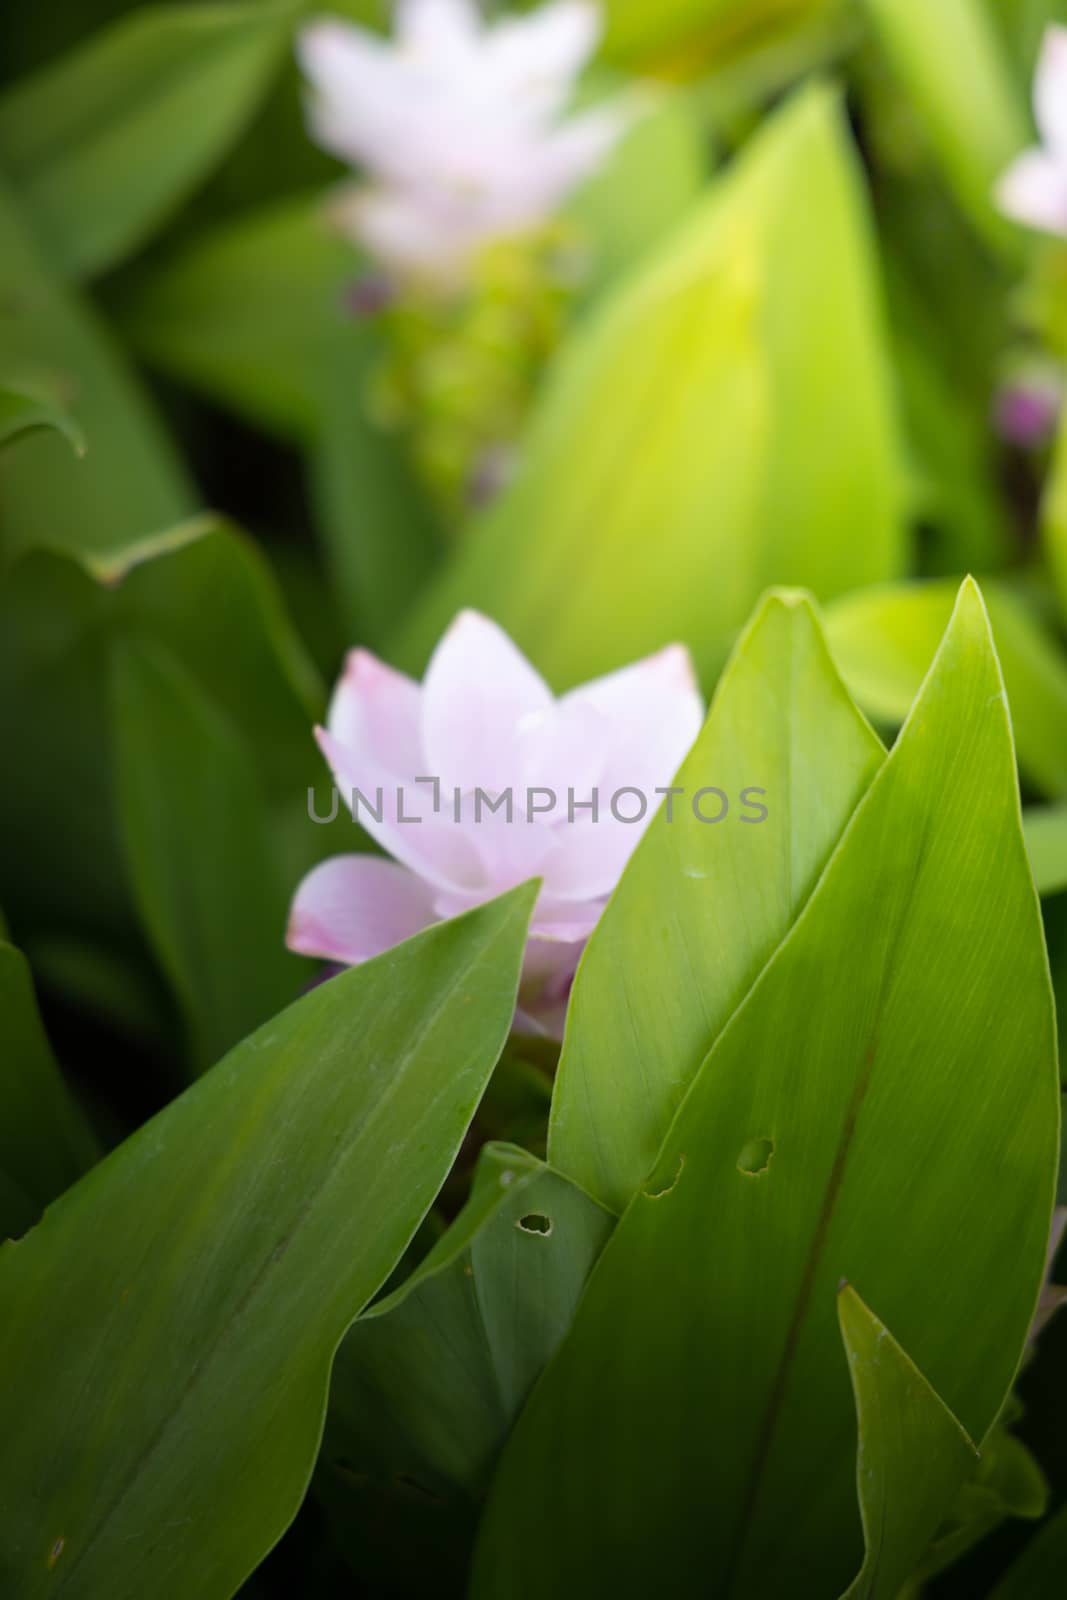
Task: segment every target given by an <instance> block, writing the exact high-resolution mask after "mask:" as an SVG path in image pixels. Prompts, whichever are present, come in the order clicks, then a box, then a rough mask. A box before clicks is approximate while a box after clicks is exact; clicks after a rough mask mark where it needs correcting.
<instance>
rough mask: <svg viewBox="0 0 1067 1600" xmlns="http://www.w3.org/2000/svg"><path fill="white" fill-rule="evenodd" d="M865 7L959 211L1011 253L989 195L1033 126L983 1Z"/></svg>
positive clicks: (871, 0)
mask: <svg viewBox="0 0 1067 1600" xmlns="http://www.w3.org/2000/svg"><path fill="white" fill-rule="evenodd" d="M866 9H867V10H868V12H869V13H870V16H871V21H872V23H873V25H874V29H875V33H876V36H877V38H878V40H879V42H880V44H881V45H882V48H883V49H884V51H885V54H886V56H887V58H888V60H889V62H890V65H891V67H892V69H893V71H894V73H895V74H896V77H897V79H898V80H899V82H900V84H901V86H902V87H903V89H904V90H905V93H906V94H907V96H908V99H909V100H910V102H911V105H912V107H913V108H914V110H915V113H916V115H917V117H918V119H919V121H920V123H921V125H922V128H923V131H924V133H925V135H926V137H927V140H928V141H929V145H930V148H931V150H932V151H933V154H934V156H935V157H936V159H937V161H938V163H939V164H940V167H941V169H942V172H943V173H944V176H945V178H946V180H947V181H948V183H949V185H950V186H951V188H952V189H953V191H954V193H955V195H956V198H957V200H958V201H959V203H960V205H961V206H962V208H963V210H964V211H965V212H966V213H967V214H968V216H969V217H970V219H971V221H972V222H973V223H974V224H975V226H976V227H977V228H978V229H979V230H980V232H981V233H982V235H983V236H984V237H985V238H986V239H987V240H989V241H990V242H991V243H992V244H993V245H995V246H997V247H999V248H1001V249H1004V248H1006V247H1007V248H1009V249H1010V248H1011V245H1012V229H1011V227H1010V225H1009V224H1008V223H1007V222H1005V220H1004V218H1003V217H1002V216H1001V215H1000V213H999V212H998V211H997V209H996V206H995V204H994V200H993V190H994V186H995V184H996V181H997V179H998V178H999V177H1000V176H1001V175H1002V174H1003V172H1004V171H1005V169H1006V168H1007V166H1008V165H1009V163H1010V162H1011V161H1012V159H1013V158H1014V157H1015V156H1017V155H1018V153H1019V151H1020V150H1021V149H1022V148H1023V146H1024V145H1026V144H1028V143H1030V125H1029V119H1028V117H1027V113H1026V102H1025V99H1024V97H1023V93H1022V89H1021V85H1020V83H1019V80H1018V78H1017V76H1016V74H1015V71H1014V65H1013V63H1012V61H1011V58H1010V56H1009V54H1008V51H1007V48H1006V46H1005V45H1004V43H1003V42H1002V40H1001V39H1000V37H999V34H998V31H997V28H996V26H995V25H994V23H993V20H992V18H991V17H990V15H989V11H988V8H987V6H986V4H985V0H937V4H936V5H930V4H929V0H866ZM961 62H966V64H967V66H966V71H961V70H960V64H961Z"/></svg>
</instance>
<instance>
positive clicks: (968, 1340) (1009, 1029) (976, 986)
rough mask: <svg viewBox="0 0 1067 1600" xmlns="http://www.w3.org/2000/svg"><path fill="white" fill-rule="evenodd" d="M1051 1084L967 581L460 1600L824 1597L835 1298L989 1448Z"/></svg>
mask: <svg viewBox="0 0 1067 1600" xmlns="http://www.w3.org/2000/svg"><path fill="white" fill-rule="evenodd" d="M663 892H664V894H665V895H666V894H668V893H669V892H670V889H669V886H668V885H667V884H664V887H663ZM1005 995H1011V1005H1010V1006H1006V1005H1005V1004H1004V996H1005ZM1057 1090H1058V1085H1057V1071H1056V1046H1055V1038H1054V1019H1053V1011H1052V1003H1051V994H1050V989H1049V982H1048V969H1047V962H1046V957H1045V950H1044V944H1043V940H1042V934H1041V923H1040V916H1039V908H1038V903H1037V898H1036V896H1035V894H1034V890H1033V885H1032V883H1031V880H1030V873H1029V868H1028V865H1027V861H1026V856H1025V851H1024V848H1023V842H1022V836H1021V829H1020V825H1019V805H1018V792H1017V788H1016V779H1015V763H1014V757H1013V753H1012V747H1011V734H1010V728H1009V723H1008V717H1007V712H1006V708H1005V703H1004V696H1003V686H1002V683H1001V679H1000V673H999V670H998V666H997V661H996V657H995V655H994V651H993V645H992V639H991V635H990V632H989V627H988V623H987V620H986V617H985V613H984V609H983V606H982V603H981V599H980V597H979V595H978V593H977V590H976V589H975V588H974V586H973V584H966V585H965V586H964V588H963V590H962V591H961V594H960V599H959V602H958V606H957V609H956V612H955V614H954V617H953V620H952V623H951V626H950V628H949V630H948V633H947V635H946V637H945V640H944V642H943V644H942V647H941V650H940V652H939V654H938V657H937V660H936V663H935V665H934V668H933V670H932V672H931V674H930V676H929V677H928V679H927V681H926V684H925V686H924V689H923V693H922V695H921V696H920V698H919V700H918V702H917V703H916V706H915V708H914V709H913V711H912V714H911V717H910V718H909V720H908V723H907V725H906V727H905V728H904V730H903V732H902V733H901V735H900V737H899V739H898V740H897V743H896V744H895V746H894V748H893V750H892V752H891V753H890V755H889V756H888V757H887V758H886V760H885V762H884V764H883V766H882V768H881V770H880V772H879V773H878V775H877V776H876V777H875V778H874V780H873V782H872V783H871V785H870V787H869V789H868V790H867V793H866V795H865V796H864V798H863V799H862V800H861V801H860V803H859V805H858V807H857V809H856V811H855V813H854V815H853V818H852V821H851V823H850V824H849V827H848V829H847V831H846V833H845V835H844V837H843V839H842V841H841V843H840V844H839V846H838V848H837V850H836V851H835V853H834V854H833V856H832V857H831V859H830V862H829V864H828V866H827V867H826V869H825V871H824V873H823V876H822V878H821V879H820V882H819V885H818V887H817V888H816V890H815V892H814V893H813V895H812V897H811V899H810V900H809V901H808V904H807V906H806V908H805V910H804V911H803V913H802V914H801V916H800V918H799V919H798V921H797V922H796V924H795V925H794V927H793V929H792V931H791V933H790V934H789V935H788V937H787V938H786V939H785V941H784V942H783V944H782V945H781V946H780V948H779V950H778V952H777V954H776V955H775V957H774V958H773V960H772V961H771V962H770V963H769V965H768V966H767V967H766V968H765V969H764V972H763V974H762V975H761V977H760V979H759V981H758V982H757V983H756V985H755V987H754V988H753V989H752V990H751V991H750V993H749V994H748V996H747V998H746V999H745V1000H744V1001H743V1002H742V1004H741V1005H740V1007H739V1008H738V1010H737V1011H736V1012H735V1013H734V1016H733V1018H732V1019H731V1021H730V1023H729V1025H728V1026H727V1028H726V1030H725V1031H724V1032H723V1033H722V1034H721V1035H720V1037H719V1039H718V1042H717V1043H716V1045H715V1047H714V1048H713V1049H712V1051H711V1053H710V1055H709V1056H708V1058H707V1060H706V1061H705V1063H704V1065H703V1067H702V1069H701V1071H700V1073H699V1074H698V1076H697V1078H696V1079H695V1081H694V1082H693V1084H692V1086H691V1088H690V1090H689V1093H688V1094H687V1096H686V1098H685V1100H684V1101H683V1102H682V1105H681V1108H680V1109H679V1112H678V1114H677V1116H676V1117H675V1120H674V1122H673V1123H672V1125H671V1128H670V1130H669V1132H668V1135H667V1138H666V1140H665V1142H664V1145H663V1148H662V1150H661V1151H660V1155H659V1158H658V1160H657V1163H656V1166H655V1168H654V1170H653V1172H652V1175H651V1177H650V1178H649V1179H648V1180H647V1181H646V1184H645V1186H644V1189H643V1191H642V1192H640V1193H639V1194H638V1195H637V1196H636V1197H635V1198H634V1200H633V1201H632V1203H631V1204H630V1206H629V1207H628V1208H627V1210H626V1212H625V1213H624V1215H623V1217H622V1219H621V1220H620V1222H619V1224H618V1226H617V1228H616V1230H615V1232H614V1234H613V1235H612V1237H611V1239H610V1240H609V1241H608V1243H607V1245H606V1246H605V1248H604V1251H603V1253H602V1255H601V1257H600V1259H599V1261H598V1263H597V1266H596V1268H595V1269H594V1271H593V1273H592V1275H591V1277H590V1280H589V1284H588V1286H587V1288H586V1291H585V1294H584V1296H583V1298H582V1302H581V1305H580V1306H579V1310H578V1314H577V1317H576V1318H575V1322H574V1325H573V1327H572V1329H571V1332H570V1334H569V1335H568V1337H567V1339H566V1340H565V1341H564V1343H563V1345H562V1347H561V1349H560V1352H559V1354H558V1355H557V1357H556V1359H555V1360H554V1362H553V1363H552V1364H551V1366H550V1367H549V1368H548V1370H547V1371H546V1373H545V1375H544V1377H543V1378H542V1380H541V1382H540V1383H539V1384H538V1386H537V1388H536V1390H535V1391H534V1394H533V1396H532V1397H531V1399H530V1402H529V1404H528V1405H527V1407H526V1409H525V1410H524V1412H523V1414H522V1416H521V1417H520V1419H519V1422H518V1425H517V1427H516V1429H515V1432H514V1434H513V1435H512V1438H511V1441H510V1443H509V1445H508V1447H507V1449H506V1450H505V1453H504V1457H503V1460H502V1464H501V1468H500V1470H499V1472H498V1475H497V1478H496V1481H495V1483H494V1487H493V1491H492V1494H491V1497H490V1503H489V1509H488V1512H487V1515H486V1519H485V1521H484V1522H483V1527H482V1536H481V1540H480V1544H479V1551H478V1555H477V1556H476V1563H475V1583H474V1590H473V1593H474V1594H475V1595H478V1596H480V1595H486V1596H488V1595H494V1596H495V1595H498V1594H501V1593H507V1594H509V1595H513V1596H515V1600H522V1597H523V1596H526V1595H534V1594H538V1595H541V1594H545V1593H551V1594H553V1595H558V1596H560V1597H569V1596H572V1595H573V1596H578V1595H586V1594H589V1593H610V1594H613V1595H617V1596H619V1597H620V1600H621V1597H626V1596H630V1595H634V1596H636V1595H647V1594H648V1593H649V1592H658V1593H674V1592H679V1593H680V1592H682V1590H683V1589H684V1588H685V1586H686V1584H687V1583H688V1582H691V1579H692V1574H693V1572H695V1571H698V1570H699V1571H700V1572H701V1573H702V1575H703V1577H702V1581H703V1582H704V1584H705V1586H706V1587H708V1588H709V1589H714V1591H715V1592H716V1593H717V1594H719V1595H722V1596H735V1595H741V1594H748V1593H752V1592H761V1593H765V1594H780V1593H788V1592H790V1589H791V1587H792V1584H793V1580H794V1577H795V1574H796V1573H798V1572H803V1573H804V1578H805V1584H806V1586H807V1588H808V1591H809V1592H810V1593H812V1594H820V1595H821V1594H833V1593H835V1592H840V1591H841V1589H843V1588H844V1587H846V1586H847V1584H848V1582H849V1581H850V1579H851V1577H852V1575H853V1574H854V1573H855V1572H856V1571H857V1570H858V1569H859V1567H860V1564H861V1559H862V1550H861V1537H860V1528H859V1525H858V1519H857V1514H856V1509H855V1453H854V1443H855V1424H854V1411H853V1401H852V1395H851V1393H850V1386H849V1382H848V1378H847V1375H846V1371H845V1363H844V1362H843V1360H842V1355H841V1346H840V1340H839V1335H838V1329H837V1326H836V1322H837V1318H836V1297H837V1288H838V1285H839V1283H840V1281H841V1280H842V1279H843V1278H844V1279H847V1281H848V1282H850V1283H852V1284H854V1285H855V1286H856V1288H857V1292H862V1294H863V1296H864V1299H865V1300H867V1301H869V1303H871V1304H875V1305H877V1306H878V1307H879V1310H880V1313H881V1314H882V1315H883V1316H884V1320H885V1322H886V1324H887V1326H889V1327H892V1328H893V1330H894V1336H895V1337H896V1338H897V1339H898V1340H899V1341H900V1343H901V1344H902V1345H903V1347H904V1348H905V1349H906V1350H907V1351H908V1352H909V1355H910V1356H911V1358H912V1360H913V1361H914V1362H915V1364H916V1366H917V1367H918V1368H919V1370H920V1371H921V1372H922V1373H923V1374H924V1376H925V1378H926V1379H927V1381H928V1382H929V1383H930V1384H931V1385H932V1386H933V1387H934V1389H935V1390H936V1391H937V1393H938V1394H939V1395H940V1396H941V1397H942V1400H943V1401H944V1403H945V1405H946V1406H947V1407H948V1408H949V1409H950V1410H951V1412H952V1413H953V1414H954V1415H955V1416H956V1417H958V1418H959V1420H960V1423H961V1425H962V1426H963V1427H964V1428H965V1429H966V1430H967V1432H968V1434H969V1435H970V1436H971V1438H982V1437H983V1436H984V1435H985V1433H986V1431H987V1430H988V1428H989V1427H990V1425H991V1424H992V1423H993V1421H994V1419H995V1418H996V1416H997V1414H998V1412H999V1410H1000V1407H1001V1405H1002V1403H1003V1401H1004V1398H1005V1394H1006V1392H1007V1390H1008V1387H1009V1385H1010V1383H1011V1380H1012V1377H1013V1374H1014V1372H1015V1369H1016V1366H1017V1364H1018V1361H1019V1358H1020V1354H1021V1352H1022V1350H1023V1346H1024V1342H1025V1340H1026V1337H1027V1333H1028V1329H1029V1324H1030V1318H1031V1316H1032V1313H1033V1309H1034V1304H1035V1301H1036V1299H1037V1293H1038V1287H1039V1285H1040V1282H1041V1278H1042V1274H1043V1271H1044V1257H1045V1250H1046V1245H1047V1239H1048V1227H1049V1217H1050V1212H1051V1205H1052V1197H1053V1189H1054V1184H1055V1174H1056V1165H1057V1158H1058V1132H1059V1109H1058V1092H1057ZM931 1285H936V1293H932V1292H931ZM991 1285H993V1286H995V1290H996V1292H995V1293H993V1292H991V1288H990V1286H991Z"/></svg>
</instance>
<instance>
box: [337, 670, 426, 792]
mask: <svg viewBox="0 0 1067 1600" xmlns="http://www.w3.org/2000/svg"><path fill="white" fill-rule="evenodd" d="M419 697H420V690H419V686H418V684H417V683H416V682H415V681H414V679H413V678H408V677H405V675H404V674H403V673H402V672H395V671H394V670H393V668H392V667H388V666H386V664H385V662H384V661H379V660H378V658H377V656H373V655H371V653H370V651H369V650H350V651H349V652H348V655H347V656H346V657H345V670H344V672H343V674H342V676H341V678H340V680H339V681H338V684H337V687H336V689H335V690H334V692H333V698H332V700H331V701H330V709H329V711H328V713H327V716H326V726H327V729H328V730H329V733H330V736H331V738H333V739H336V740H337V741H338V743H340V744H343V745H347V746H348V747H349V748H350V749H351V750H353V751H355V752H357V753H363V754H366V755H368V756H369V757H370V758H371V759H372V760H373V761H374V762H375V763H376V764H377V765H378V766H381V767H383V768H385V769H386V771H388V772H392V773H394V774H395V775H396V777H397V778H406V779H410V778H412V777H415V776H417V775H420V774H421V772H422V768H423V760H422V747H421V744H420V740H419Z"/></svg>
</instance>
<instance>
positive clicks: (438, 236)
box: [299, 0, 632, 284]
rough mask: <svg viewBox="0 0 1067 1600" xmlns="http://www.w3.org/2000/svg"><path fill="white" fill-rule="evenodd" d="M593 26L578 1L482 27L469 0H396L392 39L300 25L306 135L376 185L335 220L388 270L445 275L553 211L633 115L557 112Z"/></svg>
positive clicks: (340, 203) (358, 188)
mask: <svg viewBox="0 0 1067 1600" xmlns="http://www.w3.org/2000/svg"><path fill="white" fill-rule="evenodd" d="M598 34H599V16H598V12H597V9H596V7H595V6H593V5H590V4H588V3H586V0H555V3H554V4H552V5H547V6H544V7H542V8H541V9H540V10H537V11H534V12H532V13H531V14H530V15H529V16H527V17H511V18H507V19H504V20H501V21H499V22H496V23H494V24H491V25H483V23H482V19H481V15H480V13H479V11H478V8H477V6H475V5H474V4H473V3H472V0H402V3H401V4H400V5H399V6H398V7H397V11H396V37H395V41H394V43H393V44H392V45H390V44H388V43H386V42H384V41H382V40H381V39H379V38H377V37H376V36H375V35H373V34H370V33H368V32H366V31H365V30H364V29H362V28H357V27H355V26H353V25H352V24H350V23H347V22H343V21H340V20H329V19H324V20H322V21H319V22H315V23H312V24H311V25H310V26H309V27H307V28H305V29H304V31H303V33H302V34H301V36H300V40H299V56H300V61H301V64H302V65H303V68H304V71H305V73H306V74H307V77H308V79H309V81H310V83H311V88H312V93H311V96H310V100H309V113H308V114H309V120H310V124H311V129H312V132H313V134H314V137H315V138H316V139H317V140H318V141H319V143H320V144H322V145H323V146H324V148H325V149H327V150H329V151H330V152H331V153H332V154H334V155H336V156H339V157H340V159H341V160H342V161H346V162H349V163H351V164H353V165H356V166H361V167H363V168H364V169H365V170H366V172H367V174H368V179H369V181H368V182H367V183H366V184H358V185H352V186H349V187H348V188H347V189H345V190H343V191H342V192H341V195H340V196H339V198H338V200H337V203H336V205H335V207H334V216H335V218H336V219H337V221H338V222H339V223H340V224H341V225H342V226H343V227H344V228H345V230H346V231H347V232H349V233H350V234H351V235H352V237H353V238H354V239H356V240H357V241H358V242H359V243H361V244H363V245H364V246H365V247H366V248H367V250H368V251H369V252H370V253H371V255H373V256H374V257H375V258H376V259H377V260H378V261H379V262H381V263H383V264H384V265H386V266H388V267H390V268H392V269H394V270H396V271H397V272H399V273H400V274H412V275H414V276H416V277H419V278H425V279H431V280H435V281H438V282H443V283H445V284H449V283H454V282H456V281H457V280H458V279H461V278H462V275H463V271H464V268H465V267H466V265H467V263H468V262H469V259H470V257H471V255H472V254H473V253H475V252H476V251H477V250H478V249H479V248H480V247H482V246H483V245H485V244H487V243H489V242H490V241H492V240H495V239H500V238H507V237H511V236H514V235H517V234H521V233H524V232H527V231H531V230H533V229H535V228H536V227H537V226H538V225H539V224H541V223H543V222H544V221H546V220H547V219H549V218H550V217H551V216H552V214H553V213H554V212H555V211H556V210H557V209H558V207H559V206H560V204H561V203H562V201H563V200H564V199H565V197H566V196H567V195H568V194H569V192H570V191H571V190H572V189H573V188H574V187H575V186H576V185H577V184H579V183H580V182H581V181H582V180H583V179H585V178H587V177H589V176H590V174H591V173H593V172H595V171H596V170H597V168H598V167H599V166H600V164H601V162H602V161H603V159H604V157H605V156H606V155H607V154H608V152H609V151H610V150H611V149H612V147H613V146H614V144H615V142H616V140H617V139H618V138H619V136H620V135H621V134H622V133H623V131H624V130H625V129H626V127H627V126H628V124H629V122H630V119H631V115H632V108H631V107H630V106H628V105H624V104H623V103H622V102H621V101H617V102H615V103H613V104H611V105H609V106H601V107H596V108H594V109H592V110H590V111H587V112H583V113H581V114H580V115H577V116H571V117H569V118H568V117H566V116H565V112H566V107H567V104H568V102H569V100H570V98H571V95H572V93H573V89H574V85H575V81H576V79H577V77H578V74H579V73H580V71H581V69H582V67H583V66H584V64H585V62H586V61H587V60H588V58H589V56H590V55H591V53H592V51H593V49H594V48H595V46H596V42H597V37H598Z"/></svg>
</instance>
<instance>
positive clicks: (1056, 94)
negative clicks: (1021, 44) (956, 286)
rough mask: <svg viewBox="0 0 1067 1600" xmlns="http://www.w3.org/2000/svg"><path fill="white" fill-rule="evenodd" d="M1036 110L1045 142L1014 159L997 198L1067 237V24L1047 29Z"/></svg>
mask: <svg viewBox="0 0 1067 1600" xmlns="http://www.w3.org/2000/svg"><path fill="white" fill-rule="evenodd" d="M1034 116H1035V118H1036V120H1037V127H1038V132H1039V133H1040V134H1041V138H1042V141H1043V142H1042V144H1041V145H1039V146H1035V147H1034V148H1033V149H1031V150H1025V151H1024V152H1023V154H1022V155H1021V156H1019V158H1018V160H1016V161H1014V162H1013V163H1012V165H1011V166H1010V167H1009V168H1008V170H1007V172H1006V173H1005V174H1004V176H1003V177H1002V178H1001V180H1000V182H999V184H998V185H997V199H998V201H999V204H1000V207H1001V209H1002V210H1003V211H1004V212H1005V213H1006V215H1007V216H1009V217H1013V218H1014V219H1015V220H1016V222H1025V223H1027V224H1028V225H1029V226H1030V227H1031V228H1041V229H1043V230H1044V231H1045V232H1046V233H1056V234H1060V235H1062V236H1064V237H1067V28H1058V27H1050V28H1048V29H1047V30H1046V33H1045V40H1044V44H1043V45H1042V48H1041V56H1040V59H1039V60H1038V63H1037V72H1036V74H1035V77H1034Z"/></svg>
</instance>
